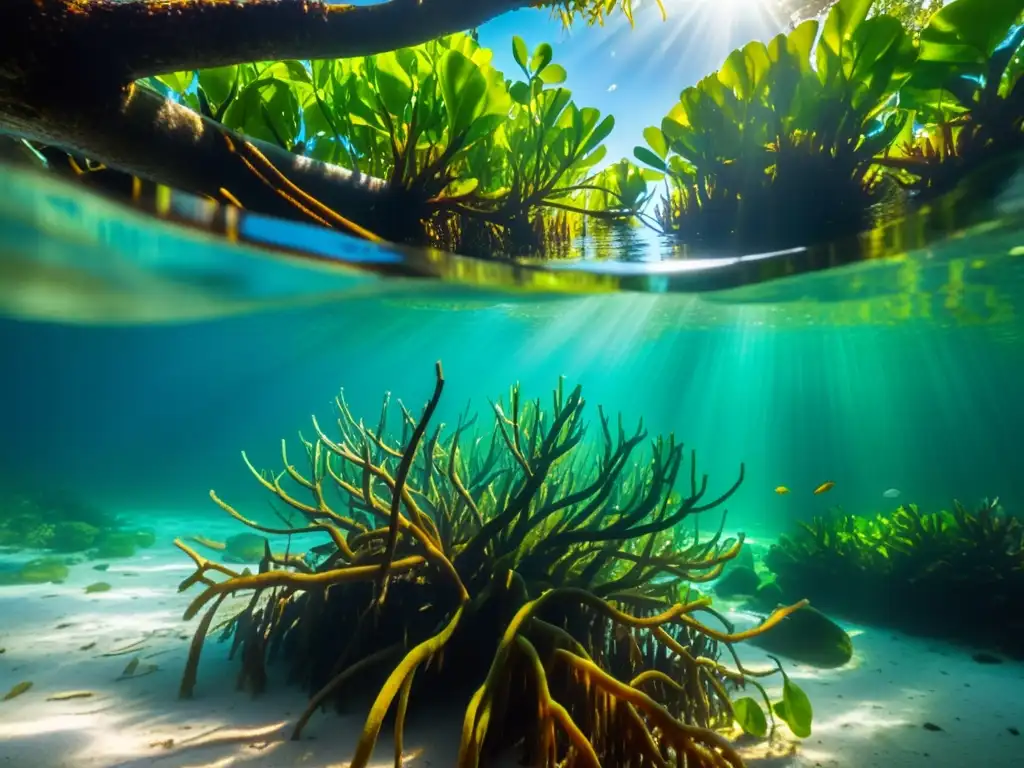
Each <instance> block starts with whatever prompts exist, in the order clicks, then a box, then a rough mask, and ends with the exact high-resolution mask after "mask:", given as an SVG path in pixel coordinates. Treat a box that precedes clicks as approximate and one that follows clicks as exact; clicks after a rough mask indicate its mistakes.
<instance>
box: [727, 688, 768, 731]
mask: <svg viewBox="0 0 1024 768" xmlns="http://www.w3.org/2000/svg"><path fill="white" fill-rule="evenodd" d="M732 711H733V716H734V717H735V718H736V722H737V723H738V724H739V726H740V728H742V729H743V731H744V732H745V733H749V734H750V735H751V736H757V737H758V738H764V737H765V736H767V735H768V720H767V719H766V718H765V716H764V711H763V710H762V709H761V705H760V704H758V703H757V702H756V701H754V700H753V699H752V698H750V697H749V696H745V697H743V698H742V699H737V700H736V701H734V702H733V703H732Z"/></svg>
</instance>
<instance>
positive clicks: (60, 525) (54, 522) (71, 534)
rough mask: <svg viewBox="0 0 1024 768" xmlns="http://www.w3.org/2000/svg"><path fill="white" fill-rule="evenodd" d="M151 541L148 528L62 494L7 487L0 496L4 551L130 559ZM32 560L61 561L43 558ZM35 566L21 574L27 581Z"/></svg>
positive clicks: (0, 545) (0, 536) (0, 533)
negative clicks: (126, 524) (129, 524)
mask: <svg viewBox="0 0 1024 768" xmlns="http://www.w3.org/2000/svg"><path fill="white" fill-rule="evenodd" d="M154 543H156V536H155V534H154V533H153V532H152V531H149V530H137V529H128V528H126V527H124V525H123V524H122V522H121V521H120V520H118V518H117V517H116V516H114V515H112V514H110V513H109V512H107V511H105V510H102V509H99V508H95V507H92V506H90V505H88V504H85V503H81V502H79V501H77V500H75V499H74V498H72V497H69V496H67V495H62V494H55V493H19V492H13V491H7V492H4V493H3V495H2V498H0V548H2V549H6V550H8V551H11V550H14V551H17V550H21V549H41V550H48V551H49V552H52V553H55V554H75V553H88V554H89V555H91V556H93V557H102V558H114V557H131V556H132V555H133V554H135V550H136V549H137V548H144V547H151V546H152V545H153V544H154ZM33 562H34V563H35V562H45V563H56V564H60V563H62V562H63V561H61V560H59V559H55V558H44V559H43V560H40V561H33ZM26 568H28V566H26ZM38 570H39V569H38V568H33V569H30V570H29V571H24V572H23V576H24V578H25V579H26V580H28V581H33V582H34V581H38V580H39V578H38V577H37V575H34V574H37V571H38ZM66 570H67V569H66V568H65V569H64V572H65V575H66ZM61 578H63V577H61ZM43 580H44V581H51V580H59V579H49V578H47V579H43Z"/></svg>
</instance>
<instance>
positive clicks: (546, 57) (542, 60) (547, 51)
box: [530, 43, 554, 75]
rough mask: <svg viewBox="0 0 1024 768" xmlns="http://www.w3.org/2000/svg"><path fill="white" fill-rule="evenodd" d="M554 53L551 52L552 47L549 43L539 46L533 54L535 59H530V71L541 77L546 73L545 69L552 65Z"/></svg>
mask: <svg viewBox="0 0 1024 768" xmlns="http://www.w3.org/2000/svg"><path fill="white" fill-rule="evenodd" d="M553 55H554V52H553V51H552V50H551V46H550V45H549V44H548V43H541V44H540V45H538V46H537V48H536V50H535V51H534V52H533V57H532V58H531V59H530V69H531V70H532V71H533V74H535V75H539V74H540V73H541V72H543V71H544V67H546V66H547V65H548V64H550V63H551V57H552V56H553Z"/></svg>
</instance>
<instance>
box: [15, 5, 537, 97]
mask: <svg viewBox="0 0 1024 768" xmlns="http://www.w3.org/2000/svg"><path fill="white" fill-rule="evenodd" d="M528 2H529V0H387V2H380V3H377V4H373V5H359V6H354V5H327V4H325V3H323V2H320V1H319V0H246V2H235V0H162V1H161V2H146V1H145V0H127V1H121V2H118V1H117V0H87V1H82V0H4V2H3V3H2V4H0V29H3V30H4V33H3V36H2V37H0V40H2V41H3V48H2V49H0V51H3V53H0V56H2V57H4V58H7V57H8V56H9V55H10V52H11V51H13V50H16V49H24V48H25V42H26V38H25V36H24V32H25V31H26V29H28V30H31V37H32V38H33V39H34V40H35V41H37V42H39V41H40V38H41V37H43V36H44V35H45V37H46V38H49V41H48V42H46V41H43V42H44V46H43V47H44V49H48V52H50V53H60V52H61V50H62V49H65V50H67V48H65V47H66V46H68V47H70V50H73V51H74V53H75V54H76V55H77V56H80V57H81V56H85V57H88V59H89V60H90V61H93V62H97V63H98V64H99V65H100V66H101V67H102V68H103V70H104V71H107V72H111V73H113V74H115V75H116V76H117V77H119V78H120V79H121V80H122V81H123V82H128V81H131V80H137V79H140V78H143V77H148V76H150V75H158V74H164V73H167V72H177V71H181V70H188V69H203V68H207V67H218V66H224V65H228V64H239V63H243V62H251V61H270V60H276V59H325V58H330V59H336V58H347V57H352V56H368V55H372V54H375V53H381V52H383V51H391V50H395V49H396V48H402V47H405V46H410V45H417V44H419V43H422V42H425V41H427V40H430V39H433V38H435V37H439V36H441V35H445V34H450V33H452V32H459V31H462V30H466V29H469V28H470V27H474V26H477V25H478V24H482V23H483V22H485V21H487V20H489V19H492V18H494V17H495V16H498V15H500V14H502V13H505V12H506V11H510V10H513V9H515V8H519V7H523V6H525V5H527V4H528ZM12 46H13V47H12ZM35 58H36V59H37V62H36V63H37V64H44V63H45V62H43V61H41V60H39V59H40V58H41V57H39V56H38V55H37V56H35Z"/></svg>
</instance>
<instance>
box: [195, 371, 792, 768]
mask: <svg viewBox="0 0 1024 768" xmlns="http://www.w3.org/2000/svg"><path fill="white" fill-rule="evenodd" d="M443 383H444V379H443V375H442V371H441V367H440V365H438V366H437V369H436V385H435V388H434V392H433V395H432V397H431V399H430V401H429V402H428V403H427V406H426V408H425V409H424V411H423V415H422V418H420V419H417V418H416V417H415V416H413V414H412V413H410V412H409V411H408V410H407V409H405V407H404V406H403V407H402V409H401V419H400V424H401V427H400V437H399V438H398V439H393V438H391V437H389V436H388V434H387V412H388V403H389V400H388V399H387V398H386V399H385V404H384V408H383V410H382V412H381V416H380V420H379V423H378V426H377V428H376V429H375V430H374V429H371V428H369V427H367V426H366V425H365V424H364V422H363V421H362V420H359V419H356V418H355V417H354V416H353V415H352V413H351V412H350V411H349V408H348V405H347V404H346V403H345V401H344V399H343V398H339V399H338V400H337V408H338V422H337V423H338V428H339V430H340V437H338V438H333V439H332V438H330V437H328V436H327V435H325V434H324V432H323V431H322V430H321V429H320V426H319V424H316V423H315V422H314V427H315V430H316V439H315V440H313V441H308V440H305V439H303V441H302V442H303V445H304V447H305V449H306V455H307V458H308V460H309V470H308V473H307V474H303V473H301V472H300V471H299V470H298V469H297V468H296V467H295V466H294V465H293V464H292V463H291V462H290V461H289V460H288V456H287V453H286V452H285V450H284V449H283V448H282V459H283V461H284V464H285V469H284V471H283V472H282V473H281V474H279V475H276V476H275V475H272V474H269V473H262V472H258V471H257V470H256V469H255V468H254V467H252V465H251V464H250V465H249V467H250V469H251V470H252V472H253V474H254V475H255V476H256V478H257V480H258V481H259V482H260V484H261V485H263V487H264V488H266V489H267V490H268V491H270V492H271V493H273V494H274V496H275V497H276V498H277V500H278V501H279V502H281V503H282V504H283V505H284V507H285V510H286V512H281V511H279V510H275V511H276V512H277V514H278V516H279V517H280V518H281V519H282V520H283V521H284V523H285V525H286V527H284V528H268V527H266V526H262V525H260V524H259V523H257V522H255V521H253V520H250V519H248V518H246V517H244V516H243V515H241V514H240V513H238V512H237V511H235V510H234V509H233V508H232V507H230V506H229V505H228V504H227V503H225V502H223V501H221V500H220V499H219V498H218V497H217V496H216V495H215V494H213V493H211V496H212V498H213V500H214V501H215V502H216V503H217V504H218V506H220V507H221V509H223V510H224V511H225V512H227V513H228V514H229V515H231V516H232V517H233V518H234V519H236V520H238V521H239V522H242V523H243V524H245V525H248V526H249V527H251V528H253V529H255V530H258V531H261V532H263V533H266V534H269V535H274V536H287V537H289V546H288V547H286V548H285V549H284V552H283V554H281V553H278V554H275V553H273V552H272V551H271V550H270V547H269V545H268V546H267V548H266V554H265V556H264V558H263V560H262V562H261V563H260V568H259V572H258V573H255V574H254V573H249V572H248V571H245V572H242V573H237V572H235V571H233V570H231V569H230V568H227V567H226V566H223V565H221V564H219V563H214V562H211V561H209V560H206V559H205V558H203V557H201V556H200V555H199V554H198V553H196V552H195V551H194V550H192V549H191V548H189V547H188V546H187V545H185V544H184V543H182V542H176V543H177V544H178V546H179V547H180V548H181V549H182V551H184V552H185V553H186V554H187V555H188V556H189V557H190V558H191V559H192V560H193V562H194V563H195V566H196V570H195V572H194V573H193V574H192V575H191V576H189V577H188V578H187V579H185V581H184V582H182V585H181V588H182V589H188V588H190V587H192V586H195V585H201V586H202V587H203V589H202V591H201V592H200V593H199V594H198V595H197V596H196V597H195V599H194V600H193V601H192V603H191V604H190V605H189V606H188V609H187V610H186V614H185V616H186V618H192V617H194V616H196V615H198V614H199V612H200V611H202V610H203V609H206V612H205V614H204V615H203V618H202V620H201V621H200V624H199V626H198V628H197V630H196V635H195V638H194V640H193V643H192V648H191V651H190V654H189V659H188V663H187V665H186V669H185V674H184V677H183V680H182V687H181V693H182V695H183V696H190V695H191V694H192V691H193V688H194V686H195V683H196V671H197V668H198V662H199V654H200V652H201V649H202V646H203V643H204V641H205V638H206V636H207V634H208V632H209V631H210V627H211V625H212V622H213V619H214V616H215V614H216V612H217V610H218V609H219V608H220V607H221V605H222V604H223V603H224V601H225V600H226V599H227V598H228V597H229V596H231V595H235V594H239V593H252V594H251V598H250V600H249V604H248V607H247V609H246V610H244V611H243V612H242V613H241V614H239V615H238V616H236V617H235V619H233V620H232V621H231V622H229V623H228V632H233V633H234V643H233V646H232V654H234V651H235V649H236V648H239V647H240V648H241V658H242V675H241V678H240V683H246V682H248V684H249V686H250V687H251V688H252V689H253V690H255V691H257V692H258V691H260V690H262V688H263V685H264V683H265V680H266V677H267V675H266V669H265V666H266V664H267V662H268V661H272V660H273V659H275V658H277V657H279V656H281V655H286V656H287V658H288V660H289V662H290V670H289V676H290V678H291V679H292V680H294V681H298V682H302V683H303V684H304V685H306V686H307V688H308V689H309V690H310V692H311V699H310V702H309V705H308V706H307V708H306V710H305V711H304V712H303V713H302V715H301V716H300V717H299V719H298V721H297V722H296V724H295V727H294V730H293V733H292V738H293V739H299V738H300V737H301V735H302V733H303V732H304V729H305V728H306V726H307V725H308V723H309V720H310V718H311V717H312V716H313V713H314V712H316V711H317V710H318V709H320V708H322V707H325V706H326V705H328V704H329V703H335V704H339V703H340V702H341V701H342V700H344V699H345V698H347V696H346V692H347V691H348V690H349V689H350V688H352V689H356V688H360V687H362V686H361V685H359V686H356V685H350V683H352V682H353V681H354V680H356V679H357V678H358V679H359V680H360V681H362V680H364V676H365V675H368V674H369V673H371V672H374V671H375V670H380V669H381V668H382V667H383V668H384V671H386V679H385V680H384V682H383V683H382V684H381V686H380V688H379V690H378V692H377V694H376V696H375V698H374V700H373V702H372V704H371V706H370V709H369V713H368V715H367V717H366V721H365V725H364V727H363V730H362V732H361V735H360V738H359V741H358V744H357V746H356V750H355V754H354V756H353V759H352V763H351V765H352V768H365V766H366V765H368V764H369V761H370V759H371V756H372V753H373V750H374V747H375V745H376V743H377V739H378V737H379V735H380V732H381V729H382V727H383V725H384V720H385V717H386V716H387V715H388V713H389V712H391V711H394V715H395V717H394V728H395V739H394V741H395V755H394V759H395V765H396V766H400V765H401V759H402V758H401V752H402V745H403V730H404V727H405V721H406V716H407V713H408V712H409V711H410V710H411V709H412V708H413V707H415V706H416V703H417V701H419V700H423V699H425V700H427V701H437V699H436V698H432V697H436V696H437V695H438V694H437V692H438V691H444V694H443V695H444V698H445V699H448V698H449V697H450V696H452V695H462V694H463V693H465V695H466V696H467V697H468V699H469V702H468V706H467V707H466V710H465V713H464V718H463V726H462V736H461V742H460V749H459V762H458V766H459V768H477V767H478V766H480V765H481V764H486V763H487V761H488V760H490V758H491V756H492V755H493V754H495V753H497V752H500V751H502V750H506V749H509V748H511V747H514V746H516V745H522V746H523V748H524V749H525V750H526V753H527V754H526V756H525V757H526V759H527V760H529V761H530V762H531V763H532V764H535V765H538V766H540V768H555V767H556V766H562V767H565V766H568V767H570V768H571V767H572V766H577V767H578V768H595V767H596V766H600V765H606V766H616V768H618V767H619V766H621V768H630V767H631V766H641V765H643V766H669V765H672V766H677V765H684V766H687V768H738V766H740V765H742V762H741V761H740V758H739V756H738V754H737V752H736V751H735V749H734V748H733V747H732V746H731V745H730V743H729V742H728V740H727V739H725V738H724V737H723V736H721V735H720V734H719V733H718V732H717V731H716V728H720V727H722V726H725V725H728V724H730V723H731V721H732V706H731V703H730V700H729V693H728V691H727V689H726V687H727V686H733V685H739V686H743V685H746V684H748V683H751V682H753V681H751V680H749V679H748V678H749V677H750V676H751V673H749V672H748V671H747V670H744V669H743V668H742V667H739V666H737V668H736V669H729V668H728V667H726V666H725V665H724V664H722V663H721V662H720V661H719V660H718V653H719V650H718V649H719V648H720V647H723V646H724V647H726V648H728V649H729V651H730V652H733V648H732V645H733V644H734V643H738V642H741V641H743V640H745V639H748V638H750V637H753V636H755V635H758V634H760V633H762V632H766V631H770V630H771V628H772V627H773V626H775V625H776V624H777V623H778V622H779V621H781V620H783V619H784V618H785V617H786V616H788V615H789V614H790V613H792V612H793V611H795V610H797V609H798V608H800V607H802V605H803V604H804V603H797V604H796V605H792V606H789V607H786V608H780V609H779V610H777V611H776V612H775V613H774V614H773V615H772V616H770V617H769V618H768V619H767V620H766V621H765V622H764V623H762V624H761V625H759V626H758V627H756V628H754V629H751V630H746V631H743V632H735V631H733V630H732V628H731V627H729V625H728V623H726V627H727V630H728V631H720V630H716V629H714V628H712V627H709V626H707V625H705V624H704V623H702V622H701V621H700V620H698V619H697V618H695V615H696V614H698V613H700V612H709V613H711V614H712V615H713V616H717V614H715V612H714V610H713V609H712V608H711V607H710V604H709V603H710V601H709V600H708V599H706V598H703V597H700V596H699V595H695V596H693V597H692V598H691V592H690V586H691V585H692V584H699V583H701V582H704V581H707V580H709V579H710V578H714V577H715V576H717V575H718V574H719V573H720V572H721V570H722V568H723V567H724V566H725V564H726V563H727V562H729V561H730V560H732V559H733V558H734V557H736V555H737V554H738V553H739V551H740V548H741V546H742V544H743V538H742V536H740V537H738V538H736V539H725V540H723V538H722V537H723V533H722V531H723V527H724V514H723V516H722V522H721V523H720V525H719V526H718V530H717V532H716V533H714V535H713V536H712V537H710V538H708V539H705V540H700V538H699V536H697V534H696V532H695V533H694V534H693V535H692V537H690V536H689V535H688V534H686V533H684V532H682V531H681V530H680V525H681V523H682V522H683V521H684V520H686V519H688V518H690V517H691V516H694V515H699V514H701V513H703V512H706V511H708V510H710V509H713V508H716V507H719V506H720V505H722V504H723V503H724V502H725V500H726V499H728V498H729V496H731V494H732V493H733V492H734V491H735V490H736V488H737V487H738V486H739V484H740V483H741V482H742V480H743V470H742V466H741V469H740V474H739V478H738V479H737V480H736V482H734V483H733V485H732V486H731V487H730V488H729V489H728V490H727V491H726V492H725V493H723V494H721V495H720V496H718V497H717V498H714V499H712V500H711V501H705V500H704V496H705V492H706V490H707V486H708V479H707V477H706V476H703V477H700V476H699V475H698V473H697V468H696V458H695V457H694V456H693V455H692V454H691V457H690V461H689V492H688V493H686V494H680V493H678V492H677V491H676V482H677V477H678V475H679V473H680V471H681V470H682V467H683V461H684V458H683V457H684V454H683V449H682V446H681V445H680V444H677V443H676V442H675V440H674V439H672V438H669V439H661V438H659V439H657V440H655V441H653V442H652V443H651V459H650V460H649V461H639V462H638V461H636V460H635V459H633V458H632V453H633V451H634V450H635V449H636V447H637V446H638V445H639V444H640V443H641V442H642V441H643V440H645V439H646V434H647V433H646V431H645V430H644V429H643V425H642V423H641V424H640V425H639V426H638V428H637V429H636V431H635V432H633V433H630V432H628V431H627V430H626V429H625V428H624V426H623V425H622V423H621V420H620V422H619V424H618V429H617V432H616V430H615V429H613V428H612V425H611V423H610V421H609V419H608V418H607V417H606V416H605V414H604V412H603V411H600V410H599V412H598V413H599V416H600V424H601V433H600V434H601V438H602V440H601V443H602V444H600V445H598V446H585V444H584V443H583V435H584V423H583V421H582V417H581V413H582V410H583V406H584V400H583V397H582V394H581V390H580V388H578V387H577V388H576V389H574V390H573V391H572V392H571V393H566V392H564V391H563V389H562V386H561V384H559V387H558V388H557V389H556V391H555V393H554V398H553V405H554V409H553V412H552V413H551V414H546V413H545V412H544V411H543V409H542V408H541V402H540V401H539V400H538V401H533V402H526V401H523V400H521V399H520V395H519V390H518V387H514V388H513V389H512V391H511V393H510V398H509V402H508V404H507V405H502V404H500V403H495V404H493V406H494V413H495V421H494V425H493V428H492V430H491V431H490V434H489V437H488V435H487V433H485V434H484V435H482V436H479V435H478V436H476V437H475V438H474V437H472V436H471V435H470V432H469V430H470V428H471V427H472V425H473V424H474V423H475V421H476V418H475V417H473V418H469V417H467V416H463V417H461V418H460V419H459V422H458V425H457V427H456V429H455V431H454V433H453V435H452V436H451V437H450V438H448V439H445V438H443V436H442V429H441V427H437V428H434V429H430V428H429V425H428V422H429V420H430V418H431V416H432V415H433V413H434V410H435V408H436V406H437V404H438V401H439V398H440V395H441V391H442V387H443ZM464 445H472V446H473V450H472V451H469V450H466V449H464V448H463V447H462V446H464ZM247 463H248V461H247ZM631 467H632V469H631ZM285 479H287V480H290V481H291V482H292V483H294V484H295V485H296V486H297V487H298V488H299V489H304V490H306V491H308V492H309V493H310V495H311V496H312V503H310V504H307V503H305V502H303V501H301V500H299V499H298V498H296V496H294V495H293V494H292V492H290V491H289V490H287V489H286V488H285V487H284V486H283V484H282V480H285ZM332 486H333V491H335V492H338V493H340V494H341V496H342V497H343V498H347V500H348V509H347V510H342V509H340V508H339V509H333V508H332V507H331V506H330V505H329V504H328V502H327V499H328V498H329V497H330V494H328V493H327V491H328V490H330V489H331V488H332ZM317 533H319V534H322V535H326V536H327V537H329V543H327V544H324V545H320V546H318V547H314V548H313V549H311V550H310V553H309V554H307V555H306V556H304V557H300V556H296V555H294V554H292V553H291V551H290V544H291V540H290V537H291V536H293V535H300V534H301V535H312V534H317ZM211 603H212V605H211ZM225 634H227V633H225ZM446 654H447V655H448V656H449V658H452V657H454V658H457V659H458V663H457V664H451V663H449V664H447V665H445V664H444V663H443V660H444V656H445V655H446ZM734 658H735V654H734ZM396 660H397V661H396ZM736 661H737V665H738V659H737V660H736ZM389 664H393V665H394V666H392V667H391V668H390V669H387V666H386V665H389ZM624 681H629V682H624ZM753 684H754V685H755V686H757V687H758V688H760V686H758V685H757V683H756V682H753ZM761 690H762V693H763V689H761ZM768 716H769V717H771V710H770V709H769V710H768Z"/></svg>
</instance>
